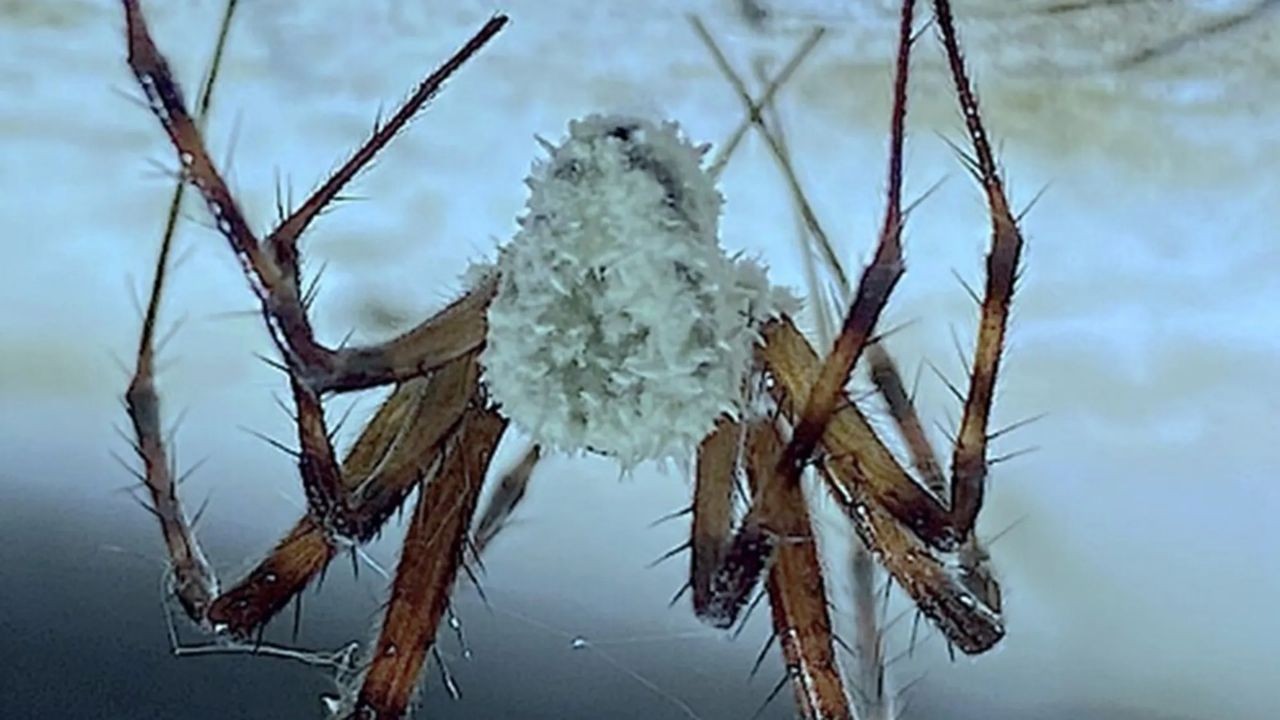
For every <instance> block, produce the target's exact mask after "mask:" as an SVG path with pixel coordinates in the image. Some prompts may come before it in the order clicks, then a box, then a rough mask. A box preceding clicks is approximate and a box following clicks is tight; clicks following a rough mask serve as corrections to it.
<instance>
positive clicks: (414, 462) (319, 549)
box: [208, 356, 477, 636]
mask: <svg viewBox="0 0 1280 720" xmlns="http://www.w3.org/2000/svg"><path fill="white" fill-rule="evenodd" d="M476 373H477V368H476V367H475V358H474V356H467V357H465V358H461V359H459V360H455V361H453V362H451V363H449V364H448V365H446V366H445V367H443V368H441V369H440V370H439V371H438V372H436V373H434V374H432V375H431V376H429V377H426V378H416V379H414V380H411V381H408V382H406V383H403V384H401V385H399V386H397V387H396V389H395V391H393V392H392V394H391V395H390V396H389V397H388V398H387V400H386V401H385V402H384V403H383V404H382V406H381V407H380V408H378V411H377V412H376V413H375V414H374V416H373V417H372V418H371V419H370V420H369V423H368V424H367V425H366V426H365V428H364V430H363V431H362V432H361V434H360V436H359V438H357V440H356V442H355V444H354V445H352V447H351V449H350V450H349V451H348V453H347V455H346V457H345V458H344V460H343V464H342V477H343V482H344V483H345V489H346V490H347V491H348V493H349V494H350V496H351V498H352V501H353V502H352V512H351V518H352V523H351V525H350V530H351V531H352V533H353V534H352V538H353V539H354V540H356V541H365V540H368V539H371V538H372V537H373V535H374V534H375V533H376V532H377V531H378V529H379V528H381V527H382V525H383V523H384V522H385V521H386V519H387V518H388V517H390V515H391V513H392V512H394V511H395V509H396V508H397V507H399V506H400V505H401V504H402V503H403V502H404V500H405V497H406V496H407V495H408V494H409V492H410V491H411V490H412V489H413V488H414V487H416V486H417V484H418V483H419V482H420V481H421V480H422V479H423V478H424V477H426V476H427V475H429V474H430V473H431V471H432V469H433V468H434V467H435V465H437V464H438V462H439V458H440V455H441V452H442V448H443V447H444V444H445V443H446V442H447V441H448V439H449V438H450V437H451V436H452V435H453V433H454V432H456V430H457V427H458V423H459V422H461V419H462V415H463V412H464V411H465V409H466V405H467V402H468V400H469V397H470V393H471V388H473V387H474V384H475V382H474V380H475V374H476ZM340 547H341V545H340V543H339V542H338V541H337V540H336V539H335V538H334V537H333V535H332V533H331V532H329V531H328V529H326V528H325V527H324V526H322V525H321V523H319V522H318V521H317V520H316V519H315V518H314V516H313V515H311V514H310V513H308V514H307V515H305V516H303V517H302V518H301V519H299V520H298V522H297V523H295V525H294V527H293V529H292V530H291V531H290V532H289V534H288V535H286V536H285V537H284V539H282V540H281V541H280V542H279V543H278V544H277V545H276V547H275V548H274V549H273V550H272V551H271V553H270V554H269V555H267V557H266V558H265V559H263V560H262V561H261V562H259V563H258V565H257V566H256V567H255V568H254V569H253V570H252V571H250V572H249V574H248V575H246V576H245V577H244V578H243V579H242V580H240V582H238V583H237V584H236V585H235V586H234V587H232V588H231V589H229V590H227V591H226V592H225V593H224V594H223V595H221V596H220V597H218V598H217V599H216V600H215V601H214V602H213V604H212V605H211V606H210V608H209V613H208V614H209V620H210V622H212V623H213V624H214V626H215V627H221V628H225V629H226V630H228V631H230V632H231V633H232V634H234V635H237V636H246V635H249V634H252V633H253V632H255V631H256V630H257V629H258V628H260V627H262V626H263V625H264V624H265V623H266V622H267V621H268V620H270V619H271V618H272V617H274V616H275V615H276V614H277V613H279V612H280V611H281V610H283V609H284V608H285V607H286V606H287V605H288V603H289V600H290V599H292V598H293V597H294V596H295V595H297V594H298V593H300V592H302V590H304V589H305V588H306V587H307V585H309V584H310V583H311V582H312V581H313V580H314V579H315V578H316V577H317V576H318V575H319V574H320V573H321V572H322V571H323V570H324V569H325V568H326V567H327V566H328V564H329V563H330V562H331V561H332V560H333V558H334V557H335V555H336V554H337V552H338V550H339V549H340Z"/></svg>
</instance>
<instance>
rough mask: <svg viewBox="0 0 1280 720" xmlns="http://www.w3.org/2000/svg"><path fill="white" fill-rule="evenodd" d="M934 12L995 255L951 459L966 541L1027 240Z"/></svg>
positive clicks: (942, 13)
mask: <svg viewBox="0 0 1280 720" xmlns="http://www.w3.org/2000/svg"><path fill="white" fill-rule="evenodd" d="M933 8H934V15H935V16H936V18H937V23H938V32H939V35H940V36H941V38H942V44H943V48H944V49H945V51H946V57H947V64H948V66H949V68H950V71H951V77H952V79H953V81H954V84H955V89H956V97H957V98H958V99H959V102H960V109H961V111H962V112H963V113H964V120H965V129H966V130H967V132H968V134H969V140H970V142H971V144H972V146H973V157H972V158H971V160H972V167H973V168H974V171H975V175H977V177H978V180H979V181H980V182H981V183H982V188H983V191H984V192H985V193H986V196H987V207H988V211H989V212H990V215H991V250H990V253H989V254H988V255H987V282H986V291H985V293H984V294H983V300H982V314H981V319H980V321H979V325H978V341H977V347H976V349H975V351H974V358H973V369H972V372H971V374H970V376H969V392H968V393H967V395H966V396H965V405H964V416H963V418H962V419H961V421H960V432H959V434H958V435H957V437H956V443H955V449H954V452H953V454H952V459H951V502H950V506H951V513H952V521H953V524H954V525H955V527H956V530H957V531H958V532H959V534H960V536H961V537H965V538H967V537H968V536H969V535H971V534H972V532H973V525H974V522H975V521H976V519H977V516H978V511H979V510H980V509H981V508H982V498H983V490H984V486H985V484H986V478H987V441H988V437H987V436H988V432H989V431H988V422H989V419H990V415H991V403H992V400H993V397H994V393H995V384H996V373H997V371H998V369H999V366H1000V357H1001V354H1002V352H1003V350H1004V338H1005V331H1006V329H1007V326H1008V321H1009V304H1010V302H1011V301H1012V299H1013V291H1014V285H1015V284H1016V282H1017V277H1018V262H1019V258H1020V257H1021V254H1022V245H1023V239H1022V233H1021V231H1020V230H1019V229H1018V223H1017V218H1015V216H1014V214H1013V212H1012V211H1011V210H1010V208H1009V200H1008V198H1007V196H1006V195H1005V191H1004V183H1003V181H1002V180H1001V178H1000V172H999V169H998V168H997V167H996V161H995V157H994V155H993V154H992V151H991V144H990V143H989V142H988V140H987V133H986V130H985V129H984V127H983V125H982V118H981V116H980V115H979V112H978V99H977V97H976V96H975V95H974V92H973V87H972V85H971V83H970V81H969V77H968V74H967V71H966V70H965V65H964V56H963V54H962V53H961V50H960V42H959V40H958V38H957V37H956V29H955V20H954V18H953V17H952V13H951V3H950V2H948V0H934V3H933Z"/></svg>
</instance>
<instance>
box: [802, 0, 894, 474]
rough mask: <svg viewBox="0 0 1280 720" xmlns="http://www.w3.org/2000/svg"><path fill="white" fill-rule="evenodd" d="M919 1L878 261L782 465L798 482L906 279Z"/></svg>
mask: <svg viewBox="0 0 1280 720" xmlns="http://www.w3.org/2000/svg"><path fill="white" fill-rule="evenodd" d="M914 20H915V0H904V2H903V3H902V13H901V17H900V20H899V25H898V55H897V65H896V68H895V72H894V85H893V111H892V115H891V119H890V129H889V171H888V180H887V192H888V198H887V199H886V202H885V215H884V224H883V226H882V227H881V230H880V239H879V242H878V243H877V247H876V252H875V257H874V258H873V260H872V261H871V264H870V265H868V266H867V267H866V269H865V270H863V273H862V279H861V280H860V281H859V283H858V288H857V291H856V293H855V294H854V298H853V302H852V304H851V305H850V307H849V311H848V313H847V314H846V315H845V318H844V322H843V324H842V326H841V329H840V335H839V337H837V338H836V342H835V346H834V347H833V348H832V349H831V352H830V353H828V354H827V356H826V358H825V359H824V360H823V362H822V367H821V369H820V370H819V372H818V376H817V379H816V380H814V382H813V386H812V388H810V390H809V394H808V396H807V397H806V398H805V400H804V404H803V409H802V410H801V412H800V414H799V417H798V423H797V425H796V428H795V431H794V432H793V433H792V436H791V440H790V442H788V443H787V448H786V450H785V451H784V452H783V454H782V457H781V458H780V459H779V461H778V473H779V474H781V475H783V476H784V477H788V478H797V477H799V476H800V473H801V471H802V470H803V469H804V467H805V466H806V465H807V464H808V463H809V458H810V457H811V456H812V454H813V451H814V449H815V448H816V447H817V445H818V442H819V440H821V439H822V435H823V432H824V431H825V429H826V427H827V424H828V422H830V420H831V416H832V415H833V414H835V411H836V406H837V403H838V402H839V400H840V399H841V398H842V396H843V391H844V387H845V385H846V384H847V383H848V381H849V372H850V371H851V370H853V366H854V363H856V362H857V359H858V356H859V355H861V354H862V350H863V347H864V346H865V345H866V343H867V341H868V340H869V339H870V338H871V334H872V332H874V330H875V326H876V322H877V321H878V320H879V319H880V313H881V312H882V311H883V310H884V306H885V304H886V303H887V302H888V300H889V295H890V294H891V293H892V292H893V288H894V286H896V285H897V283H898V280H899V279H900V278H901V277H902V274H903V271H904V269H905V268H904V265H903V261H902V156H903V144H904V142H905V137H906V117H907V79H908V77H909V75H910V63H911V42H912V28H913V23H914Z"/></svg>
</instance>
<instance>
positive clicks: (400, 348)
mask: <svg viewBox="0 0 1280 720" xmlns="http://www.w3.org/2000/svg"><path fill="white" fill-rule="evenodd" d="M122 2H123V4H124V8H125V17H126V25H127V37H128V46H129V66H130V67H131V68H132V70H133V73H134V75H135V76H136V77H137V79H138V83H139V85H140V86H141V87H142V89H143V91H144V92H145V93H146V95H147V99H148V101H149V102H150V106H151V110H152V112H153V114H155V115H156V117H157V118H158V119H159V120H160V123H161V125H162V126H164V129H165V131H166V133H167V134H168V135H169V139H170V141H171V143H172V144H173V146H174V149H175V150H176V151H177V153H178V157H179V160H180V161H181V163H182V171H183V174H184V176H185V177H186V178H187V180H188V181H189V182H190V183H191V184H192V185H194V186H195V187H196V189H197V190H199V191H200V193H201V195H202V196H203V197H204V200H205V204H206V205H207V206H208V208H209V212H210V213H211V214H212V215H213V218H214V221H215V224H216V226H217V229H218V231H219V232H220V233H221V234H222V235H223V236H224V237H225V238H226V239H227V241H228V243H229V244H230V245H231V249H232V250H233V251H234V252H235V254H236V256H237V257H238V258H239V260H240V263H241V265H242V266H243V267H244V271H245V274H246V276H247V277H248V279H249V284H250V286H251V287H252V288H253V290H254V293H255V294H256V295H257V296H258V299H259V302H260V303H261V305H262V314H263V317H264V319H265V320H266V322H267V327H268V329H269V330H270V332H271V336H272V339H273V341H274V342H275V343H276V345H277V346H278V347H279V348H280V351H281V353H282V354H283V355H284V357H285V360H286V365H287V366H288V367H289V368H290V370H291V374H292V375H293V376H294V378H295V380H296V382H298V383H299V384H300V385H302V386H304V388H305V389H306V390H307V391H308V392H307V393H306V394H308V395H314V396H316V397H319V396H321V395H323V394H325V393H327V392H334V391H338V390H354V389H360V388H366V387H372V386H375V385H381V384H387V383H388V382H392V381H394V380H399V379H404V378H407V377H412V376H414V375H420V374H422V373H424V372H428V371H430V370H431V369H433V368H435V367H437V366H438V365H440V364H441V363H443V362H444V361H447V360H449V359H452V358H454V357H457V356H459V355H462V354H465V353H467V352H469V351H470V350H472V349H474V348H475V347H477V346H478V345H479V344H480V343H481V342H482V341H483V338H484V332H485V329H484V323H483V313H481V312H480V310H482V309H483V307H484V306H485V305H487V303H488V301H489V299H490V298H491V296H492V293H493V291H494V289H495V287H494V283H492V282H489V283H484V284H482V285H481V286H480V287H478V288H476V289H474V290H473V291H472V292H471V293H469V294H468V295H467V296H465V297H464V298H463V299H462V300H459V301H458V302H456V303H454V304H453V305H451V306H450V307H448V308H445V310H443V311H441V312H440V313H439V314H437V315H436V316H435V317H432V318H430V319H428V320H427V321H426V322H424V323H423V324H422V325H420V326H418V327H417V328H414V329H413V330H410V331H409V332H407V333H405V334H404V335H402V336H400V337H398V338H395V339H392V340H390V341H388V342H385V343H381V344H378V345H374V346H370V347H365V348H340V349H336V350H335V349H331V348H328V347H325V346H323V345H321V344H320V343H319V342H318V341H316V339H315V335H314V333H313V331H312V327H311V323H310V320H309V319H308V317H307V313H306V306H305V303H304V302H303V295H302V293H301V291H300V282H299V255H298V248H297V242H298V238H299V236H300V235H301V233H302V232H303V231H304V230H305V229H306V228H307V227H308V226H309V225H310V224H311V222H312V221H313V220H314V219H315V217H316V216H317V215H318V214H319V213H320V212H322V211H323V210H324V209H325V208H326V207H328V205H329V204H330V203H331V202H333V200H334V199H335V198H336V197H337V196H338V194H339V193H340V191H341V190H342V188H343V187H344V186H345V185H346V183H347V182H349V181H350V180H351V179H352V178H353V177H355V176H356V175H357V174H358V173H359V172H360V170H361V169H362V168H363V167H365V166H366V165H367V164H368V163H369V162H370V161H371V160H372V159H373V158H374V156H375V155H376V154H377V152H378V151H379V150H381V149H382V148H383V147H384V146H385V145H386V144H387V143H388V142H390V140H391V139H392V138H393V137H394V136H395V135H396V134H397V133H398V132H399V131H400V130H401V129H402V128H403V127H404V126H405V125H406V124H407V123H408V122H409V121H410V120H411V119H412V118H413V117H414V115H416V114H417V112H418V111H419V110H421V108H422V106H423V105H424V104H425V103H426V102H427V101H428V100H430V99H431V98H432V97H433V96H434V95H435V94H436V93H437V92H438V91H439V89H440V87H441V86H442V85H443V83H444V81H445V80H446V79H447V78H448V77H449V76H450V75H452V74H453V73H454V72H455V71H456V70H457V69H458V68H459V67H461V65H462V64H463V63H464V62H466V60H468V59H469V58H470V57H472V56H473V55H475V53H476V52H478V51H479V50H480V48H481V47H483V46H484V45H485V44H486V43H487V42H488V41H489V40H491V39H492V38H493V37H494V36H495V35H496V34H497V33H498V32H499V31H500V30H501V29H502V28H503V27H504V26H505V25H506V23H507V18H506V17H505V16H502V15H499V16H495V17H494V18H492V19H490V20H489V21H488V22H487V23H486V24H485V25H484V26H483V27H481V28H480V30H479V31H478V32H477V33H476V34H475V36H474V37H472V38H471V40H470V41H468V42H467V43H466V44H465V45H463V47H462V48H460V49H459V50H458V51H457V52H456V53H455V54H454V55H453V57H451V58H450V59H449V60H448V61H446V62H445V64H444V65H442V66H441V67H440V69H439V70H437V71H436V72H434V73H432V74H431V75H429V76H428V77H427V78H426V79H425V80H423V82H422V83H421V84H419V86H418V88H417V89H416V91H415V92H414V93H413V94H412V95H411V96H410V97H409V99H408V100H407V101H406V102H405V103H404V105H403V106H402V107H401V108H400V109H399V110H397V111H396V113H395V114H394V115H392V116H391V118H390V119H389V120H388V121H387V122H386V123H385V124H383V125H381V126H379V127H378V128H377V129H375V131H374V133H373V134H372V136H371V137H370V138H369V140H368V141H367V142H366V143H365V144H364V145H363V146H362V147H361V148H359V149H358V150H357V151H356V152H355V153H354V154H353V155H352V157H351V158H350V160H348V161H347V162H346V163H345V164H344V165H343V166H342V167H341V168H339V169H338V171H337V172H336V173H334V174H333V175H332V176H331V177H330V178H329V179H328V180H327V181H326V182H325V183H324V184H323V185H321V187H320V188H319V189H318V190H317V191H316V192H315V193H313V194H312V196H311V197H310V198H308V199H307V200H306V201H304V202H303V204H302V205H301V206H300V207H299V208H298V209H297V210H296V211H295V212H294V213H292V214H291V215H290V216H289V217H288V218H286V219H285V220H284V221H283V222H282V223H281V224H280V226H279V227H278V228H277V229H276V230H275V231H274V232H272V233H271V234H270V235H269V236H268V238H267V242H266V243H262V242H260V241H259V240H258V237H257V236H256V235H255V234H254V232H253V230H252V229H251V228H250V227H249V224H248V222H247V220H246V219H245V217H244V214H243V213H242V212H241V210H240V207H239V204H238V203H237V202H236V200H235V198H234V196H233V195H232V194H231V191H230V189H229V188H228V187H227V185H226V182H225V181H224V180H223V178H222V176H221V174H220V173H219V172H218V170H217V168H216V166H215V165H214V163H213V160H212V158H211V157H210V156H209V153H208V150H207V148H206V147H205V143H204V139H203V136H202V135H201V133H200V130H199V128H198V127H197V126H196V125H195V123H193V122H192V119H191V116H190V115H189V114H188V112H187V109H186V105H185V102H184V100H183V95H182V89H181V87H180V86H179V85H178V83H177V82H176V81H175V80H174V79H173V75H172V73H171V71H170V70H169V66H168V62H167V61H166V60H165V58H164V56H163V55H162V54H161V53H160V51H159V49H158V48H157V47H156V45H155V42H154V41H153V40H152V38H151V35H150V33H149V31H148V29H147V25H146V20H145V17H144V16H143V13H142V10H141V8H140V7H139V4H138V0H122ZM302 402H303V404H306V405H311V404H314V402H317V401H314V400H313V399H311V398H308V397H303V398H302Z"/></svg>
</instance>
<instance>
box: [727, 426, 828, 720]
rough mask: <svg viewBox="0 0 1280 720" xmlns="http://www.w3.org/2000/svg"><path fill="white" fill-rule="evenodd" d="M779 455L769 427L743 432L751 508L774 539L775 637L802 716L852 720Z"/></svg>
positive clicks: (796, 492) (801, 521)
mask: <svg viewBox="0 0 1280 720" xmlns="http://www.w3.org/2000/svg"><path fill="white" fill-rule="evenodd" d="M782 451H783V445H782V439H781V438H780V437H779V436H778V430H777V428H776V427H775V426H774V425H773V423H772V422H769V421H764V422H757V423H753V424H752V425H751V426H750V427H749V429H748V435H747V448H746V459H747V477H748V480H749V482H750V485H751V489H752V494H753V495H754V497H755V507H758V508H759V509H760V514H761V516H762V520H761V524H762V525H763V526H764V527H765V528H767V530H768V532H769V533H771V534H772V535H773V536H774V537H777V538H779V539H780V540H779V542H778V546H777V549H776V550H775V551H774V553H773V558H772V561H771V563H770V566H769V575H768V579H767V580H766V582H765V588H766V590H767V592H768V594H769V605H770V608H771V609H772V618H773V634H774V636H775V637H777V638H778V642H779V645H780V647H781V648H782V657H783V660H784V661H785V663H786V666H787V673H788V675H789V676H790V678H791V686H792V689H793V690H794V692H795V696H796V707H797V708H798V709H799V711H800V717H802V718H805V720H840V719H841V718H845V719H850V720H851V718H852V717H853V714H852V711H851V709H850V706H849V697H848V694H847V693H845V690H844V684H843V682H842V680H841V679H840V678H841V676H840V668H839V666H838V665H837V664H836V653H835V635H834V633H833V632H832V628H831V616H830V613H829V610H828V604H827V589H826V583H825V581H824V580H823V575H822V563H821V560H820V559H819V557H818V545H817V542H816V541H815V538H814V533H813V524H812V522H811V521H810V518H809V506H808V501H807V500H806V499H805V495H804V491H803V488H802V487H801V485H800V483H799V482H789V481H788V480H787V479H786V478H784V477H782V476H780V475H777V474H775V473H774V472H773V469H774V468H775V467H776V466H777V462H778V459H779V458H780V457H781V456H782Z"/></svg>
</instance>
